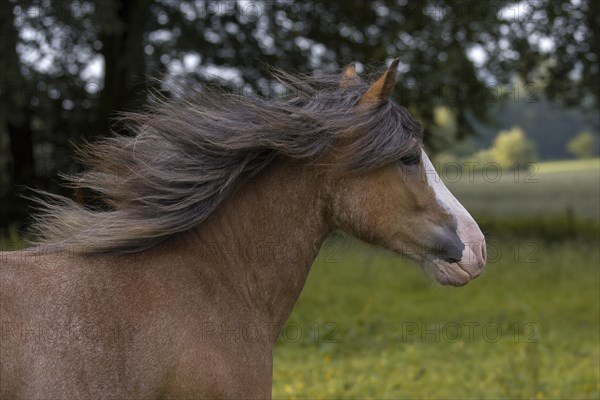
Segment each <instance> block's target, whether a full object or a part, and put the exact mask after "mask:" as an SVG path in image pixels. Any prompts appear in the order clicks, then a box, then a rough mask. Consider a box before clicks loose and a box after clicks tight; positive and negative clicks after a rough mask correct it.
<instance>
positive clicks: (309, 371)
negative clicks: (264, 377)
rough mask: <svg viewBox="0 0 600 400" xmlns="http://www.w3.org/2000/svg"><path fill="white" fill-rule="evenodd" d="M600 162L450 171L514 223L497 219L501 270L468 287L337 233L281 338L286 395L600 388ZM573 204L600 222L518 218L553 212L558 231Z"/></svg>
mask: <svg viewBox="0 0 600 400" xmlns="http://www.w3.org/2000/svg"><path fill="white" fill-rule="evenodd" d="M599 165H600V162H599V161H598V160H590V161H584V162H566V163H564V162H562V163H560V162H559V163H544V164H540V165H539V166H538V168H537V169H536V170H534V171H533V172H532V173H529V174H528V173H524V172H522V171H521V172H520V175H515V174H516V173H515V172H512V171H508V172H507V171H503V172H502V176H501V178H499V179H498V180H494V179H495V178H494V176H493V175H492V176H489V175H488V176H486V175H485V173H484V172H478V173H475V174H474V175H473V176H472V177H473V179H472V180H471V179H469V176H468V174H466V173H463V175H462V176H461V178H460V179H459V180H456V179H455V177H453V176H451V175H449V174H448V176H446V181H447V182H448V181H449V180H450V181H452V180H454V181H455V182H449V183H448V185H449V186H450V187H451V190H452V191H453V192H455V193H456V195H457V197H458V198H459V199H460V200H461V202H463V204H465V206H466V207H467V208H468V209H469V210H471V211H472V212H473V213H474V214H476V215H479V218H480V219H483V220H487V221H492V220H493V221H500V222H502V221H503V220H504V219H507V220H508V219H510V220H511V221H512V223H513V225H510V224H507V225H506V228H507V230H508V234H507V235H506V234H505V235H502V236H501V237H494V232H491V233H490V232H488V254H489V258H490V260H489V263H488V267H487V271H486V273H485V274H484V275H483V276H482V277H480V278H479V279H478V280H476V281H474V282H472V283H470V284H469V285H467V286H465V287H463V288H446V287H440V286H438V285H437V284H435V283H433V282H432V281H431V280H429V279H428V278H427V277H425V276H424V274H423V273H422V272H421V271H420V270H419V268H418V267H416V265H414V264H413V263H411V262H407V261H405V260H403V259H402V258H401V257H399V256H396V255H393V254H390V253H388V252H385V251H382V250H378V249H374V248H372V247H370V246H367V245H365V244H361V243H357V242H354V241H348V240H347V239H344V240H340V239H339V238H337V239H336V238H333V239H332V240H330V241H329V242H328V243H327V244H326V245H325V246H324V248H323V250H322V252H321V256H320V257H319V259H318V260H317V262H316V263H315V265H314V266H313V270H312V272H311V274H310V277H309V281H308V282H307V284H306V287H305V290H304V292H303V294H302V296H301V297H300V300H299V303H298V304H297V306H296V308H295V310H294V312H293V314H292V316H291V318H290V319H289V321H288V325H287V328H286V329H285V330H284V332H283V333H282V336H281V337H280V339H279V342H278V344H277V347H276V351H275V366H274V377H273V379H274V388H273V396H274V397H275V398H353V399H355V398H411V399H418V398H423V399H425V398H427V399H431V398H444V399H448V398H454V399H456V398H487V399H497V398H555V399H575V398H582V399H598V398H599V397H600V343H599V340H598V337H600V289H599V288H600V270H599V265H600V248H599V242H598V240H599V238H598V234H597V232H598V229H597V221H598V220H600V168H599ZM448 172H450V171H448ZM489 172H490V173H491V172H492V171H491V170H490V171H489ZM448 178H451V179H448ZM490 178H493V179H490ZM565 214H566V215H567V216H570V217H569V218H575V219H582V220H588V221H589V223H590V224H592V225H594V226H595V228H594V229H592V231H591V232H592V235H591V236H590V235H587V236H586V239H585V240H581V239H571V240H566V241H564V240H561V241H556V240H554V241H549V240H548V238H544V239H542V238H540V237H539V236H531V237H527V236H523V234H520V233H519V232H516V229H517V228H513V226H517V227H518V224H517V225H514V222H515V221H516V222H519V221H521V220H522V221H525V225H531V224H536V223H539V224H540V225H541V226H542V228H541V229H539V228H538V230H537V231H536V232H540V233H541V235H542V236H548V237H551V235H546V233H548V232H546V231H545V230H546V229H548V230H557V229H559V228H560V229H563V228H564V227H563V224H561V223H560V222H561V221H562V219H561V218H562V216H564V215H565ZM557 216H558V218H555V217H557ZM553 218H554V219H553ZM544 221H545V222H544ZM548 221H549V222H548ZM542 222H544V224H546V225H544V224H542ZM547 222H548V223H547ZM555 222H559V223H558V224H556V223H555ZM575 226H576V229H579V228H578V227H579V225H575ZM511 229H515V232H511ZM505 230H506V229H505ZM567 232H568V229H567ZM521 233H522V232H521ZM563 236H564V235H563ZM563 236H559V237H563ZM567 237H569V236H568V235H567Z"/></svg>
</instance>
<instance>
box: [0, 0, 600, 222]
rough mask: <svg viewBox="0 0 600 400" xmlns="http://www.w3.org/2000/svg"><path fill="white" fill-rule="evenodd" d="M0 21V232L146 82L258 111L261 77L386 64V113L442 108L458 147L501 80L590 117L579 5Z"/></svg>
mask: <svg viewBox="0 0 600 400" xmlns="http://www.w3.org/2000/svg"><path fill="white" fill-rule="evenodd" d="M0 8H1V10H0V24H1V26H0V74H1V75H0V146H2V148H0V151H1V155H2V158H1V160H0V168H1V169H2V171H0V172H3V173H2V174H0V175H2V176H3V179H2V180H1V182H2V187H1V188H0V189H1V194H2V196H3V197H2V199H1V201H2V204H3V207H2V210H1V211H0V223H2V224H5V223H6V222H7V221H9V220H14V219H18V220H22V219H23V215H24V210H25V209H24V207H23V203H22V202H21V201H19V200H17V198H16V197H15V195H16V194H18V192H19V191H18V190H16V189H15V188H21V187H22V186H23V185H30V186H31V185H33V186H39V187H43V188H46V189H50V190H58V189H57V187H55V180H52V179H50V178H51V177H53V176H55V174H56V172H57V171H63V172H69V171H71V170H74V169H76V168H77V166H76V165H75V164H73V162H72V161H71V160H72V143H79V142H80V141H81V140H82V139H84V138H85V139H90V138H93V137H95V136H97V135H103V134H106V133H107V132H108V131H109V129H110V123H109V122H110V118H111V117H112V116H114V115H115V113H117V112H119V111H123V110H135V109H139V108H140V107H141V106H142V105H143V102H144V98H145V94H144V93H145V92H146V89H147V87H148V86H149V85H150V84H151V80H150V79H149V78H150V77H164V78H166V80H167V81H169V80H173V79H177V80H178V81H181V82H184V83H185V84H188V85H193V86H201V85H203V84H207V83H210V82H214V81H219V82H220V83H221V84H224V85H225V86H227V87H228V88H229V89H230V90H243V91H252V92H255V93H258V94H261V95H265V96H271V95H272V94H273V90H274V88H276V87H277V86H276V84H275V83H274V82H273V81H272V80H271V79H270V78H269V71H268V67H267V66H273V67H276V68H281V69H284V70H290V71H299V72H304V73H323V72H333V71H335V70H338V69H339V68H340V67H342V66H343V65H345V64H347V63H349V62H352V61H357V62H358V63H359V64H358V66H359V72H360V71H363V72H365V73H369V72H375V71H374V69H376V68H377V67H383V66H384V63H385V62H387V61H389V60H390V59H391V58H393V57H400V59H401V65H400V68H399V80H400V82H401V84H399V85H398V87H397V88H396V93H395V97H396V99H397V100H398V101H399V102H400V103H402V104H403V105H405V106H407V107H408V108H409V110H410V111H411V112H413V113H414V114H415V116H416V117H417V118H419V119H420V120H421V121H422V122H423V124H424V126H425V129H426V130H430V129H432V128H435V127H436V121H435V115H434V110H435V109H436V108H437V107H440V106H443V107H444V108H445V109H447V110H449V111H450V112H451V113H452V114H453V120H454V121H455V122H454V123H455V129H454V131H455V134H456V137H457V138H459V139H460V138H462V137H465V136H467V135H469V134H470V133H471V132H472V131H473V129H472V124H473V122H472V121H473V120H481V121H486V120H488V119H489V118H490V117H491V116H490V115H489V107H488V106H489V105H490V103H495V102H498V101H500V100H501V99H502V98H503V97H504V95H511V96H514V91H512V92H511V93H504V94H502V93H499V92H502V90H499V88H500V87H501V86H500V85H506V84H509V83H511V82H514V77H515V76H518V77H520V81H519V82H525V85H534V88H535V90H536V93H537V92H539V93H542V92H543V93H545V95H547V96H549V97H551V98H555V99H559V100H562V101H564V102H566V103H568V104H579V103H586V104H588V105H589V104H597V96H598V93H599V90H598V75H599V71H598V48H599V46H598V37H599V36H600V34H599V32H598V27H599V26H600V23H599V21H598V18H600V12H599V10H598V9H599V3H598V2H596V1H594V0H578V1H575V0H561V1H557V0H536V1H533V0H532V1H517V0H494V1H490V2H464V1H459V0H423V1H408V2H407V1H405V0H378V1H372V2H364V1H358V0H355V1H344V2H329V1H324V0H307V1H302V2H292V1H287V0H276V1H233V0H232V1H201V0H182V1H171V0H154V1H146V0H130V1H129V0H95V1H93V0H87V1H85V0H83V1H82V0H77V1H75V0H62V1H57V0H22V1H18V2H17V1H14V0H8V1H5V2H3V3H2V4H1V5H0ZM93 66H97V68H94V67H93ZM98 66H99V67H98ZM373 66H375V68H373ZM502 87H504V86H502ZM161 89H165V88H164V87H163V88H161ZM521 89H523V88H521ZM528 90H529V91H530V90H531V88H525V92H524V93H527V91H528ZM426 140H427V141H428V140H429V139H428V138H427V135H426ZM429 144H430V145H433V146H434V147H435V145H436V143H433V142H432V143H429ZM439 146H443V141H441V142H440V144H439ZM19 213H20V214H19Z"/></svg>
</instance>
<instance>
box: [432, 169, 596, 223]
mask: <svg viewBox="0 0 600 400" xmlns="http://www.w3.org/2000/svg"><path fill="white" fill-rule="evenodd" d="M440 175H442V177H443V178H444V180H445V181H446V184H447V186H448V188H449V189H450V190H451V191H452V192H453V193H454V194H455V195H456V197H457V198H458V199H459V200H460V201H461V202H462V204H463V205H464V206H465V207H466V208H467V209H468V210H469V211H470V212H471V213H472V214H474V215H477V216H481V217H483V218H485V217H496V218H498V217H502V218H504V217H510V218H518V217H523V216H528V217H530V216H542V215H560V214H566V213H572V214H573V215H575V216H576V217H579V218H584V219H592V220H595V221H598V220H600V202H599V199H600V159H593V160H582V161H558V162H548V163H539V164H536V165H535V166H534V168H533V169H531V170H530V171H499V170H497V169H496V168H488V170H487V171H486V170H483V171H472V172H471V173H470V172H469V171H468V170H464V171H462V172H460V173H457V170H456V169H455V168H451V167H446V170H445V171H444V170H442V171H441V173H440Z"/></svg>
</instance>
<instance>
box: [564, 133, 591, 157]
mask: <svg viewBox="0 0 600 400" xmlns="http://www.w3.org/2000/svg"><path fill="white" fill-rule="evenodd" d="M567 149H568V150H569V153H571V154H573V155H574V156H575V157H577V158H590V157H592V156H593V155H594V154H595V153H596V138H595V137H594V135H593V134H592V133H591V132H588V131H584V132H581V133H580V134H579V135H577V136H575V137H574V138H573V139H571V141H569V143H568V144H567Z"/></svg>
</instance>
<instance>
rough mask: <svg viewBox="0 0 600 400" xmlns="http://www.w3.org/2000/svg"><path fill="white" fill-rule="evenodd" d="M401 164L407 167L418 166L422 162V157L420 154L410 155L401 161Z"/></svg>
mask: <svg viewBox="0 0 600 400" xmlns="http://www.w3.org/2000/svg"><path fill="white" fill-rule="evenodd" d="M400 162H401V163H402V164H403V165H406V166H409V167H410V166H413V165H417V164H418V163H420V162H421V156H420V155H419V154H410V155H408V156H404V157H402V158H401V159H400Z"/></svg>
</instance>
